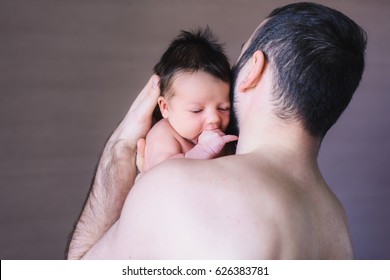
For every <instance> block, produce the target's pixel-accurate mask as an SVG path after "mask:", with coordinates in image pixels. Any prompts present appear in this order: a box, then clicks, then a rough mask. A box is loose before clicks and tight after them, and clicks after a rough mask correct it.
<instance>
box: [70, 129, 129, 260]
mask: <svg viewBox="0 0 390 280" xmlns="http://www.w3.org/2000/svg"><path fill="white" fill-rule="evenodd" d="M135 155H136V149H135V147H134V146H133V145H131V144H130V143H128V142H126V141H125V140H117V135H115V133H114V134H113V136H112V137H111V138H110V140H109V141H108V142H107V144H106V146H105V148H104V150H103V153H102V156H101V159H100V162H99V165H98V168H97V172H96V175H95V179H94V182H93V185H92V188H91V190H90V193H89V196H88V198H87V201H86V204H85V207H84V209H83V212H82V214H81V216H80V219H79V221H78V223H77V225H76V228H75V231H74V233H73V236H72V239H71V242H70V245H69V251H68V259H80V258H82V257H83V256H84V255H85V253H86V252H87V251H88V250H89V249H90V248H91V247H92V246H93V245H94V244H95V243H96V242H97V241H98V240H99V239H100V238H101V237H102V236H103V235H104V234H105V233H106V232H107V231H108V229H109V228H110V227H111V226H112V225H113V224H114V223H115V222H116V221H117V220H118V218H119V216H120V212H121V210H122V207H123V204H124V201H125V199H126V197H127V194H128V192H129V191H130V189H131V187H132V185H133V184H134V180H135V177H136V166H135Z"/></svg>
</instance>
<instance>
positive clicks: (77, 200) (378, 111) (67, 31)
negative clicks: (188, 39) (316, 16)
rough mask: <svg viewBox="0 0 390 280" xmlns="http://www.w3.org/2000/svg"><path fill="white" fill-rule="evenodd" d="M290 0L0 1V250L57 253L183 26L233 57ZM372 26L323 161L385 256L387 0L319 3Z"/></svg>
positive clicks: (19, 255)
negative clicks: (204, 33)
mask: <svg viewBox="0 0 390 280" xmlns="http://www.w3.org/2000/svg"><path fill="white" fill-rule="evenodd" d="M291 2H294V1H281V0H279V1H255V0H252V1H251V0H243V1H234V0H213V1H210V0H207V1H206V0H200V1H199V0H196V1H195V0H190V1H180V0H165V1H151V0H146V1H135V0H132V1H131V0H130V1H125V0H115V1H103V0H93V1H92V0H78V1H65V0H64V1H59V0H35V1H29V0H8V1H5V0H0V192H1V196H0V228H1V230H0V257H1V259H61V258H63V250H64V247H65V243H66V238H67V235H68V233H69V232H70V230H71V228H72V225H73V222H74V221H75V219H76V218H77V216H78V214H79V211H80V208H81V205H82V203H83V201H84V198H85V196H86V194H87V191H88V188H89V185H90V181H91V178H92V176H93V172H94V168H95V165H96V163H97V160H98V158H99V154H100V151H101V150H102V148H103V145H104V143H105V140H106V139H107V137H108V136H109V135H110V133H111V132H112V131H113V129H114V128H115V127H116V125H117V123H118V122H119V121H120V120H121V118H122V117H123V116H124V114H125V112H126V110H127V109H128V107H129V105H130V104H131V102H132V100H133V98H134V97H135V95H136V94H137V93H138V92H139V90H140V89H141V88H142V87H143V85H144V84H145V82H146V81H147V79H148V78H149V76H150V75H151V73H152V72H151V70H152V67H153V66H154V64H155V63H156V61H157V59H158V58H159V57H160V55H161V54H162V52H163V50H164V49H165V48H166V47H167V45H168V43H169V42H170V41H171V40H172V38H174V37H175V36H176V35H177V34H178V32H179V30H181V29H191V28H195V27H198V26H206V25H209V26H210V27H211V29H212V30H213V31H214V32H215V33H216V34H217V35H218V38H219V40H220V41H222V42H226V50H227V52H228V55H229V57H230V59H231V62H232V63H233V62H234V61H235V59H236V58H237V57H238V54H239V51H240V47H241V44H242V43H243V42H244V41H246V40H247V39H248V38H249V36H250V34H251V33H252V31H253V30H254V29H255V28H256V26H257V25H258V24H259V23H260V22H261V21H262V20H263V19H264V17H265V16H266V15H267V14H268V13H269V12H270V11H271V10H272V9H274V8H276V7H278V6H281V5H284V4H287V3H291ZM317 2H319V3H322V4H325V5H328V6H331V7H334V8H336V9H339V10H341V11H342V12H344V13H345V14H347V15H348V16H350V17H351V18H353V19H354V20H355V21H356V22H358V23H359V24H360V25H361V26H363V27H364V29H365V30H366V31H367V33H368V38H369V41H368V49H367V66H366V72H365V74H364V77H363V81H362V83H361V86H360V87H359V89H358V91H357V93H356V95H355V97H354V99H353V101H352V104H351V105H350V107H349V108H348V109H347V111H346V112H345V113H344V114H343V116H342V118H341V119H340V121H339V122H338V123H337V124H336V126H335V127H334V128H333V129H332V130H331V132H330V133H329V135H328V136H327V137H326V138H325V140H324V142H323V145H322V150H321V153H320V165H321V168H322V170H323V173H324V175H325V177H326V178H327V181H328V183H329V184H330V185H331V187H332V189H333V190H334V192H335V193H336V194H337V196H338V197H339V198H340V199H341V201H342V202H343V204H344V206H345V208H346V211H347V214H348V218H349V221H350V228H351V234H352V239H353V243H354V249H355V254H356V258H358V259H389V258H390V242H388V238H389V236H390V222H389V214H390V206H389V204H390V203H389V202H390V188H389V184H390V183H389V182H390V172H389V166H390V160H389V147H388V144H389V143H390V129H389V120H390V113H389V110H388V108H389V107H390V97H389V94H388V93H389V92H388V91H389V88H390V79H389V73H390V57H389V55H388V50H389V49H390V48H389V42H390V30H389V29H390V24H389V18H390V2H389V1H386V0H372V1H363V0H358V1H352V0H349V1H336V0H333V1H332V0H328V1H317Z"/></svg>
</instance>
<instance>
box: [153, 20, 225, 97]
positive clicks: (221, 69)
mask: <svg viewBox="0 0 390 280" xmlns="http://www.w3.org/2000/svg"><path fill="white" fill-rule="evenodd" d="M182 71H183V72H189V73H193V72H197V71H204V72H206V73H208V74H210V75H212V76H214V77H216V78H218V79H220V80H222V81H225V82H227V83H230V64H229V60H228V58H227V57H226V55H225V53H224V50H223V46H222V45H221V44H219V43H217V41H216V39H215V38H214V36H213V34H212V32H211V30H210V29H209V27H207V28H205V29H198V30H196V31H192V32H190V31H181V33H180V35H179V36H178V37H176V39H175V40H174V41H172V42H171V44H170V45H169V47H168V49H167V50H166V51H165V53H164V54H163V55H162V57H161V59H160V61H159V62H158V63H157V64H156V66H155V67H154V73H155V74H157V75H158V76H160V89H161V94H162V95H164V94H165V93H166V92H167V91H169V89H170V87H171V85H172V82H173V78H174V76H175V74H177V73H178V72H182Z"/></svg>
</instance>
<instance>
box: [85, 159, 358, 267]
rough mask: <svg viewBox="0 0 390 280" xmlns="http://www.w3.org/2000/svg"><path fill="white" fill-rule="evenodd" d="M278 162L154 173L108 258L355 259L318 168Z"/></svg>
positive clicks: (234, 162) (163, 168)
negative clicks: (299, 166) (303, 169)
mask: <svg viewBox="0 0 390 280" xmlns="http://www.w3.org/2000/svg"><path fill="white" fill-rule="evenodd" d="M270 158H272V154H268V155H267V157H261V156H259V155H258V154H252V155H248V154H246V155H239V156H231V157H228V158H219V159H214V160H205V161H198V160H196V161H193V160H182V159H178V160H170V161H169V162H166V163H163V164H162V165H160V166H158V167H157V168H154V169H152V170H150V171H149V172H147V173H145V174H144V176H143V177H141V179H140V180H139V181H138V182H137V184H136V185H135V186H134V188H133V189H132V193H131V194H130V195H129V197H128V199H127V201H126V203H125V206H124V208H123V213H124V216H123V217H121V224H120V225H119V228H118V232H120V233H121V234H120V236H117V237H116V238H117V239H116V242H115V243H114V244H115V245H116V246H113V244H112V243H110V244H111V245H110V247H109V248H108V247H107V248H106V250H108V251H106V253H108V254H109V255H111V253H110V251H112V254H113V255H112V256H113V257H114V256H115V258H132V259H350V258H352V257H353V255H352V248H351V244H350V239H349V233H348V227H347V224H346V218H345V213H344V210H343V208H342V206H341V204H340V203H339V201H338V200H337V198H336V197H335V196H334V195H333V193H332V192H331V191H330V190H329V188H328V186H327V185H326V184H325V182H324V181H323V179H322V177H321V176H320V175H319V173H317V171H318V170H315V169H314V170H310V171H309V172H307V170H306V171H304V172H305V173H306V174H305V175H304V174H299V176H298V174H297V172H298V170H297V168H296V166H295V167H291V168H290V170H288V169H285V166H280V164H278V163H277V162H275V161H274V160H273V161H271V160H269V159H270ZM193 174H202V175H201V176H197V177H194V176H193ZM243 174H245V175H244V176H243ZM162 176H164V178H166V179H165V180H164V181H163V182H162V181H161V177H162ZM302 178H304V179H302ZM140 210H141V211H140ZM150 229H153V230H152V231H151V230H150ZM313 230H315V231H314V232H313ZM119 250H120V251H123V253H124V255H117V254H116V253H117V252H118V251H119ZM114 252H116V253H115V254H114ZM91 253H92V254H93V251H92V252H91ZM87 257H88V255H87Z"/></svg>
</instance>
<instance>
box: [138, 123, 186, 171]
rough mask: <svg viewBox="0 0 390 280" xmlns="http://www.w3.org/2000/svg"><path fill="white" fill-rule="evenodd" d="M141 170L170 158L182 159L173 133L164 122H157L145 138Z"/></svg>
mask: <svg viewBox="0 0 390 280" xmlns="http://www.w3.org/2000/svg"><path fill="white" fill-rule="evenodd" d="M144 157H145V158H144V163H143V167H142V168H143V170H142V171H146V170H148V169H150V168H152V167H153V166H155V165H157V164H159V163H160V162H163V161H164V160H167V159H169V158H172V157H175V158H176V157H184V154H183V153H182V148H181V145H180V143H179V142H178V141H177V139H176V138H175V136H174V131H173V129H172V128H171V127H170V125H169V124H168V123H167V122H165V121H164V120H162V121H160V122H158V123H157V124H156V125H155V126H153V127H152V129H151V130H150V131H149V133H148V135H147V136H146V147H145V153H144Z"/></svg>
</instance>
